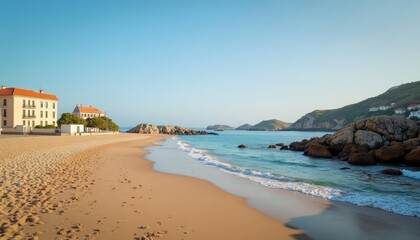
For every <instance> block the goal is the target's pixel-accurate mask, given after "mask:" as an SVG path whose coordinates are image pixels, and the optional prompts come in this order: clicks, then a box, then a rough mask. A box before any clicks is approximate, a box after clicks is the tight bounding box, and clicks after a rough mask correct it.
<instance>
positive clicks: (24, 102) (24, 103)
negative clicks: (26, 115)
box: [23, 99, 26, 107]
mask: <svg viewBox="0 0 420 240" xmlns="http://www.w3.org/2000/svg"><path fill="white" fill-rule="evenodd" d="M25 106H26V100H25V99H23V107H25Z"/></svg>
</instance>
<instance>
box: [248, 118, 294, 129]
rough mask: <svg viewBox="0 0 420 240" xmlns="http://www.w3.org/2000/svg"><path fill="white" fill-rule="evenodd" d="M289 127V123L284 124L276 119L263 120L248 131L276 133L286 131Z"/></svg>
mask: <svg viewBox="0 0 420 240" xmlns="http://www.w3.org/2000/svg"><path fill="white" fill-rule="evenodd" d="M289 126H290V123H286V122H283V121H280V120H277V119H272V120H265V121H262V122H260V123H258V124H256V125H254V126H252V127H251V128H250V129H249V130H251V131H277V130H282V129H286V128H288V127H289Z"/></svg>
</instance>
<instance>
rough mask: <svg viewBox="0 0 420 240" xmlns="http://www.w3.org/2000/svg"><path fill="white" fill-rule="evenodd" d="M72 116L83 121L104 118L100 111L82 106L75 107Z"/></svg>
mask: <svg viewBox="0 0 420 240" xmlns="http://www.w3.org/2000/svg"><path fill="white" fill-rule="evenodd" d="M73 114H74V115H76V116H78V117H80V118H83V119H88V118H96V117H102V116H105V114H104V113H103V112H102V111H101V110H99V109H97V108H95V107H92V106H89V107H85V106H82V105H77V106H76V107H75V108H74V110H73Z"/></svg>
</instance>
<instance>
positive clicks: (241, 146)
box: [238, 144, 248, 148]
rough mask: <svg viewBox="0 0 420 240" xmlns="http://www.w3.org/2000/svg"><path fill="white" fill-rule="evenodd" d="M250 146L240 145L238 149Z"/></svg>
mask: <svg viewBox="0 0 420 240" xmlns="http://www.w3.org/2000/svg"><path fill="white" fill-rule="evenodd" d="M247 147H248V146H247V145H245V144H239V146H238V148H247Z"/></svg>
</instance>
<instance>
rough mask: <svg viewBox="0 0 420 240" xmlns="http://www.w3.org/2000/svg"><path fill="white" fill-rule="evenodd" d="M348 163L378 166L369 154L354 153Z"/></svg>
mask: <svg viewBox="0 0 420 240" xmlns="http://www.w3.org/2000/svg"><path fill="white" fill-rule="evenodd" d="M347 162H348V163H349V164H351V165H360V166H368V165H376V161H375V159H374V158H373V157H372V155H370V154H369V153H367V152H353V153H351V154H350V156H349V159H348V160H347Z"/></svg>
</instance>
